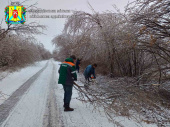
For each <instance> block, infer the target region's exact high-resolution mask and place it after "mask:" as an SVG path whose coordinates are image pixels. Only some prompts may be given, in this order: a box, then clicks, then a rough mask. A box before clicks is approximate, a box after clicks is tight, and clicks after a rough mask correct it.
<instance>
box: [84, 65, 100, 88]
mask: <svg viewBox="0 0 170 127" xmlns="http://www.w3.org/2000/svg"><path fill="white" fill-rule="evenodd" d="M96 67H97V64H95V63H94V64H92V65H88V66H87V67H86V69H85V71H84V73H83V74H84V77H85V79H86V82H87V84H89V82H90V80H89V79H95V78H96V75H95V68H96ZM92 75H93V76H92ZM87 84H85V86H87Z"/></svg>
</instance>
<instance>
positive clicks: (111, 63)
mask: <svg viewBox="0 0 170 127" xmlns="http://www.w3.org/2000/svg"><path fill="white" fill-rule="evenodd" d="M169 4H170V3H169V1H168V0H139V1H135V2H133V3H130V4H128V5H127V6H126V9H125V12H124V13H121V12H120V11H119V10H118V9H117V8H115V9H116V12H112V11H107V12H104V13H98V12H96V11H95V10H94V9H93V8H92V7H91V9H92V12H93V13H92V14H91V13H87V12H84V11H76V12H75V13H74V14H73V15H72V16H71V17H70V18H68V20H67V21H66V23H65V27H64V29H63V32H62V34H60V35H58V36H56V37H55V38H54V39H53V44H55V46H56V51H54V53H53V55H54V57H55V58H56V59H57V60H61V61H63V60H64V58H66V57H68V56H69V55H71V54H75V55H76V56H77V57H78V58H81V59H82V60H83V63H84V65H87V64H90V63H93V62H95V63H97V64H98V65H99V68H98V69H97V71H98V73H101V74H104V75H110V76H111V77H125V76H128V77H134V78H136V82H137V83H138V84H139V83H143V82H148V81H156V82H157V83H162V82H164V81H166V80H167V79H170V75H169V73H168V72H169V70H170V25H169V24H170V19H169V15H170V13H169V10H170V6H169Z"/></svg>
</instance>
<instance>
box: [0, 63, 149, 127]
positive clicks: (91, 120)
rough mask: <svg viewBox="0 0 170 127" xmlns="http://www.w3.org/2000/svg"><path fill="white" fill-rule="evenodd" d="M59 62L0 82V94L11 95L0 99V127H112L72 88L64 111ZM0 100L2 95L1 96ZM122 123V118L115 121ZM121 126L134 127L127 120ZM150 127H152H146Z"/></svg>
mask: <svg viewBox="0 0 170 127" xmlns="http://www.w3.org/2000/svg"><path fill="white" fill-rule="evenodd" d="M58 68H59V62H55V61H53V60H49V61H42V62H39V63H36V64H35V65H34V66H29V67H26V68H24V69H21V70H20V71H19V72H15V73H12V74H10V75H8V76H7V77H6V78H4V79H3V80H2V81H0V91H2V92H3V93H5V94H7V95H10V96H7V95H6V96H5V98H6V100H4V99H3V100H2V99H1V98H0V99H1V100H0V127H114V126H116V125H114V124H113V123H110V122H109V121H108V119H107V118H106V116H105V113H104V112H100V113H99V112H97V111H94V110H93V108H92V107H91V106H90V105H87V104H83V103H82V102H81V101H79V100H77V99H76V97H77V96H78V94H77V91H76V90H75V89H73V96H72V101H71V107H73V108H75V110H74V111H73V112H64V109H63V88H62V85H60V84H57V81H58ZM0 97H1V96H0ZM117 120H118V121H120V120H121V121H122V118H120V119H119V118H118V119H117ZM124 121H125V122H124V124H123V125H122V126H125V127H137V124H136V123H135V122H133V121H130V120H127V119H126V120H124ZM149 127H151V126H149Z"/></svg>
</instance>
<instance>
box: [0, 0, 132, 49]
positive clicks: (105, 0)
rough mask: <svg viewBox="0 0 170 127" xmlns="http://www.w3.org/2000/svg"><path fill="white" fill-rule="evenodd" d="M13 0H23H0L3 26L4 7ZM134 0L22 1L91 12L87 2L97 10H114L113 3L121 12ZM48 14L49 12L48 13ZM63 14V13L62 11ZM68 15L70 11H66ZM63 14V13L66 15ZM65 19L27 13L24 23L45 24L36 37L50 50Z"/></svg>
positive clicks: (13, 0)
mask: <svg viewBox="0 0 170 127" xmlns="http://www.w3.org/2000/svg"><path fill="white" fill-rule="evenodd" d="M11 1H12V2H15V1H20V2H22V1H24V0H0V22H1V21H2V26H3V27H4V28H5V27H6V26H7V25H6V23H5V14H4V9H5V7H6V6H8V5H10V3H11ZM132 1H134V0H88V1H87V0H27V1H26V2H24V3H23V5H24V6H25V7H26V8H27V7H28V6H30V5H32V4H34V3H36V2H38V4H37V5H36V7H38V8H41V9H51V10H56V11H57V10H59V9H62V10H77V11H80V10H81V11H86V12H89V13H91V9H90V8H89V5H88V2H89V3H90V4H91V5H92V7H93V8H94V9H95V11H97V12H100V13H102V12H104V11H107V10H109V11H114V8H113V5H116V6H117V7H118V8H119V9H120V11H121V12H123V11H124V6H125V5H126V4H127V3H128V2H132ZM48 14H49V13H48ZM50 14H51V15H58V14H60V13H55V14H54V13H50ZM62 14H63V13H62ZM66 14H67V15H70V14H71V13H66ZM66 14H65V15H66ZM43 15H47V13H43ZM65 20H66V19H62V18H56V19H51V18H29V14H28V13H27V20H26V23H29V22H32V21H36V22H39V23H40V24H42V25H46V26H47V30H46V31H44V33H45V35H36V38H37V40H38V41H39V42H41V43H43V44H44V46H45V48H46V49H48V50H49V51H51V52H52V50H53V49H54V46H52V44H51V40H52V39H53V38H54V37H55V36H56V35H59V34H61V31H62V29H63V27H64V23H65Z"/></svg>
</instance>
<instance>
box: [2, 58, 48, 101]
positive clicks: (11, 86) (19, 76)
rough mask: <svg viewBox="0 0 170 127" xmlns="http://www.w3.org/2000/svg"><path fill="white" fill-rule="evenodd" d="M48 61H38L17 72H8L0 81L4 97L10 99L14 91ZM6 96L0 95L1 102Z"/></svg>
mask: <svg viewBox="0 0 170 127" xmlns="http://www.w3.org/2000/svg"><path fill="white" fill-rule="evenodd" d="M46 63H47V61H46V60H45V61H41V62H36V63H35V64H33V65H32V66H28V67H25V68H23V69H21V70H19V71H17V72H13V73H11V74H8V75H7V76H6V77H5V78H4V79H2V80H1V81H0V92H2V93H4V94H5V95H4V97H5V98H6V99H8V98H9V96H10V95H11V94H12V93H13V92H15V91H16V90H17V89H18V88H19V87H20V86H21V85H22V84H23V83H24V82H26V81H27V80H28V79H29V78H30V77H31V76H33V75H34V74H35V73H36V72H38V71H39V70H40V69H41V68H43V67H44V66H45V64H46ZM4 73H5V72H4ZM8 95H9V96H8ZM4 97H2V96H1V95H0V104H2V103H3V102H4V101H5V99H4Z"/></svg>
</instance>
